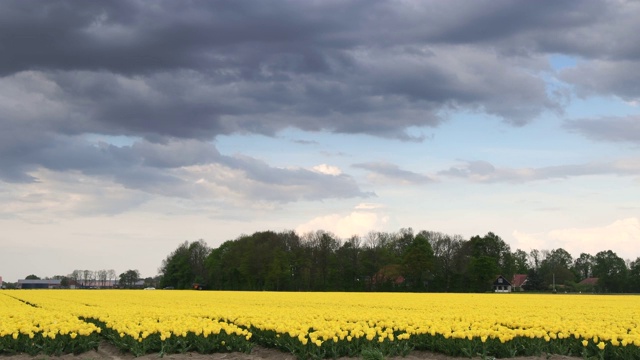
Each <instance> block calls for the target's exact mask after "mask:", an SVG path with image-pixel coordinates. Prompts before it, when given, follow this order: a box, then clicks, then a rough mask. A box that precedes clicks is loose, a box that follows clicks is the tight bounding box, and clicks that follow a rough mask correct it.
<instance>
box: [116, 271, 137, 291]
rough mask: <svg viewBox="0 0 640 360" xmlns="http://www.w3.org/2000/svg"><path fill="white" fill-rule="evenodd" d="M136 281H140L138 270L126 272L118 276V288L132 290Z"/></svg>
mask: <svg viewBox="0 0 640 360" xmlns="http://www.w3.org/2000/svg"><path fill="white" fill-rule="evenodd" d="M138 279H140V272H139V271H138V270H127V271H125V272H123V273H122V274H120V282H119V283H120V287H123V288H125V289H133V288H134V287H135V286H136V282H138Z"/></svg>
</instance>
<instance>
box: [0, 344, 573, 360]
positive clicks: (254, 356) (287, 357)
mask: <svg viewBox="0 0 640 360" xmlns="http://www.w3.org/2000/svg"><path fill="white" fill-rule="evenodd" d="M158 359H160V355H159V354H157V353H155V354H147V355H144V356H140V357H137V358H136V357H134V356H133V355H132V354H130V353H122V352H120V350H118V349H117V348H116V347H115V346H113V345H111V344H109V343H107V342H102V343H101V344H100V346H99V347H98V350H97V351H88V352H85V353H82V354H79V355H72V354H69V355H62V356H47V355H36V356H29V355H24V354H22V355H2V356H0V360H158ZM162 359H167V360H223V359H224V360H259V359H269V360H297V359H296V358H295V357H294V356H293V355H291V354H287V353H283V352H281V351H278V350H274V349H267V348H264V347H261V346H254V348H253V350H252V351H251V353H250V354H244V353H221V354H209V355H203V354H198V353H186V354H169V355H165V356H164V357H163V358H162ZM347 359H350V358H340V360H347ZM387 359H388V360H401V359H405V360H461V359H466V358H455V357H451V356H446V355H442V354H434V353H430V352H425V351H413V352H411V353H410V354H409V355H407V356H406V357H389V358H387ZM478 359H479V358H478ZM578 359H580V358H575V357H568V356H559V355H550V356H538V357H532V356H528V357H519V358H513V359H511V360H578ZM506 360H509V359H506Z"/></svg>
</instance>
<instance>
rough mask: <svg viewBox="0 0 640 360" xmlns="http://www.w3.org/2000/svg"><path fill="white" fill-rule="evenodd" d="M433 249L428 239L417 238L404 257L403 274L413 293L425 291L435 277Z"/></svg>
mask: <svg viewBox="0 0 640 360" xmlns="http://www.w3.org/2000/svg"><path fill="white" fill-rule="evenodd" d="M433 261H434V256H433V249H432V248H431V244H429V241H427V238H426V237H424V236H423V235H418V236H416V237H415V238H414V239H413V241H412V242H411V243H410V244H409V245H408V246H407V247H406V249H405V251H404V254H403V256H402V274H403V275H404V278H405V281H406V283H407V287H408V288H409V289H410V290H412V291H424V290H426V289H427V285H428V282H429V280H430V279H431V278H432V275H433Z"/></svg>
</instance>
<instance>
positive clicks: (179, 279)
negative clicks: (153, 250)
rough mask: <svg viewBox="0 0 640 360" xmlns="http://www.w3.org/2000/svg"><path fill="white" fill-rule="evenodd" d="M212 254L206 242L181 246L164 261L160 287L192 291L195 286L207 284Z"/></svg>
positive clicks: (161, 269)
mask: <svg viewBox="0 0 640 360" xmlns="http://www.w3.org/2000/svg"><path fill="white" fill-rule="evenodd" d="M210 254H211V248H209V246H208V245H207V244H206V243H205V242H204V240H198V241H194V242H192V243H189V242H188V241H185V242H184V243H182V244H180V245H179V246H178V248H177V249H175V250H174V251H173V252H172V253H171V254H169V256H167V258H166V259H165V260H163V261H162V265H161V267H160V274H161V281H160V287H161V288H165V287H173V288H175V289H191V288H192V286H193V284H196V283H197V284H206V283H207V282H208V278H209V277H208V274H207V272H208V270H207V257H209V256H210Z"/></svg>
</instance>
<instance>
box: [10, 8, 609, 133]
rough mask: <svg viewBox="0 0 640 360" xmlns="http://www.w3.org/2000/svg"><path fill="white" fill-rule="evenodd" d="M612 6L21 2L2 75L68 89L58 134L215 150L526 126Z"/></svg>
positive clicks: (13, 11) (14, 11)
mask: <svg viewBox="0 0 640 360" xmlns="http://www.w3.org/2000/svg"><path fill="white" fill-rule="evenodd" d="M603 6H604V5H594V4H591V5H583V4H572V3H567V2H549V3H548V4H546V5H545V6H539V4H535V6H534V4H516V3H513V2H504V1H497V2H496V1H489V2H484V1H479V2H474V3H472V4H469V3H466V2H465V3H463V2H459V1H451V2H439V1H437V2H416V3H411V2H408V3H403V4H400V3H395V2H390V1H346V2H298V1H264V2H258V3H256V2H249V1H216V2H198V1H189V2H181V3H179V4H178V3H174V2H168V1H114V2H81V3H77V2H66V1H46V2H40V3H25V2H22V1H9V2H5V3H4V4H3V11H2V13H1V14H0V27H1V29H0V30H2V31H0V47H1V49H0V51H1V52H2V54H3V56H2V57H0V74H2V75H4V79H9V80H8V81H12V80H14V79H15V77H19V76H25V75H24V73H25V72H30V73H28V74H32V73H33V72H35V73H37V76H39V77H40V78H41V79H42V80H43V81H46V82H48V83H51V84H52V85H53V86H55V92H54V93H41V91H40V90H38V88H35V89H31V92H32V93H33V94H36V95H41V96H42V97H44V98H45V99H47V100H48V101H51V102H54V103H56V104H59V106H61V107H66V108H68V109H67V116H66V117H64V118H62V119H61V121H60V122H61V123H60V124H58V127H59V128H60V129H67V130H69V131H74V130H75V131H95V132H99V133H117V134H126V135H135V136H143V137H147V138H152V137H154V136H159V137H163V136H171V137H182V138H194V137H195V138H201V139H203V138H212V137H215V136H216V135H218V134H229V133H235V132H248V133H261V134H267V135H273V134H275V133H276V132H277V131H279V130H281V129H284V128H286V127H290V126H293V127H297V128H300V129H303V130H309V131H317V130H328V131H334V132H342V133H366V134H372V135H376V136H383V137H395V138H400V139H406V140H412V138H411V137H410V136H408V135H407V134H406V133H405V129H406V128H407V127H410V126H435V125H437V124H439V123H440V122H442V121H443V120H444V119H442V118H441V117H440V116H439V115H438V114H439V112H440V111H441V110H443V109H449V108H456V109H457V108H467V109H472V110H474V111H485V112H487V113H490V114H493V115H496V116H498V117H501V118H503V119H504V120H505V121H506V122H509V123H512V124H517V125H522V124H525V123H527V122H529V121H531V120H532V119H534V118H535V117H536V116H537V115H539V114H540V113H541V112H542V111H545V110H548V109H555V108H557V106H558V104H557V103H556V101H555V99H553V98H550V97H549V95H548V94H547V93H546V91H545V84H544V81H543V80H542V79H540V78H539V77H538V76H536V75H535V72H536V71H539V70H541V69H543V68H544V67H545V66H546V65H545V64H546V61H545V60H544V59H543V58H541V57H540V55H541V54H545V51H549V50H553V51H557V49H555V48H554V46H556V45H547V42H549V41H551V40H552V39H555V38H557V32H556V31H557V30H562V31H563V32H568V33H572V32H573V31H575V32H580V31H586V30H585V29H586V28H587V26H588V25H589V24H593V23H594V22H595V23H598V21H603V22H604V19H601V18H602V16H603V15H602V14H603V13H606V11H604V12H603V11H602V9H601V8H602V7H603ZM605 9H608V8H607V7H605ZM614 15H615V14H614ZM582 42H584V41H581V43H582ZM558 46H559V45H558ZM571 51H573V52H577V51H578V50H575V49H572V50H571ZM583 52H586V50H585V51H583ZM72 115H73V116H74V119H73V120H72V119H70V118H71V117H72ZM78 119H81V120H78ZM36 121H37V120H36ZM71 121H75V122H74V124H73V125H72V124H70V122H71ZM78 122H81V124H78ZM414 140H415V139H414Z"/></svg>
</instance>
